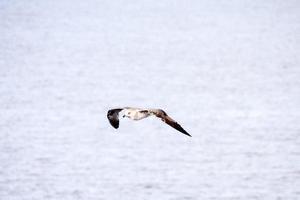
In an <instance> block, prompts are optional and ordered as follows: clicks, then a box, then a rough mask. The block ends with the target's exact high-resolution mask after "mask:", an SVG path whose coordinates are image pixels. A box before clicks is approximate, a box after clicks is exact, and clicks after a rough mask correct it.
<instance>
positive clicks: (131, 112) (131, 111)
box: [123, 108, 151, 120]
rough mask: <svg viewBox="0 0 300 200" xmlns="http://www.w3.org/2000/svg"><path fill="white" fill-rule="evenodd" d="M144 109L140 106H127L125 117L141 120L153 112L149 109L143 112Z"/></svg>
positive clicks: (124, 110) (124, 112)
mask: <svg viewBox="0 0 300 200" xmlns="http://www.w3.org/2000/svg"><path fill="white" fill-rule="evenodd" d="M141 111H143V109H139V108H125V109H123V117H128V118H130V119H133V120H141V119H144V118H146V117H149V116H150V115H151V114H150V113H149V112H147V111H145V112H141Z"/></svg>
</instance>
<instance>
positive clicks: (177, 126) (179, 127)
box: [174, 123, 192, 137]
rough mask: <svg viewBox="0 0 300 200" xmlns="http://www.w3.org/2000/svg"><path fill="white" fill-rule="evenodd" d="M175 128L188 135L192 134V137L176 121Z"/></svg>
mask: <svg viewBox="0 0 300 200" xmlns="http://www.w3.org/2000/svg"><path fill="white" fill-rule="evenodd" d="M174 128H175V129H177V130H178V131H180V132H181V133H183V134H185V135H187V136H190V137H192V136H191V135H190V134H189V133H188V132H186V130H184V129H183V128H182V127H181V126H180V125H179V124H178V123H175V126H174Z"/></svg>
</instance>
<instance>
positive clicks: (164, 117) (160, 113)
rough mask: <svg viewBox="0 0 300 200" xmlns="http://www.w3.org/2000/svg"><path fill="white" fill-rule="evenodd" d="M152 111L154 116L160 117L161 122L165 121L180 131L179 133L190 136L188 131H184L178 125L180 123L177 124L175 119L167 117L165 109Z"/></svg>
mask: <svg viewBox="0 0 300 200" xmlns="http://www.w3.org/2000/svg"><path fill="white" fill-rule="evenodd" d="M153 113H154V114H155V116H156V117H158V118H161V120H162V121H163V122H165V123H166V124H168V125H169V126H172V127H173V128H175V129H176V130H178V131H180V132H181V133H183V134H185V135H188V136H190V137H192V136H191V135H190V134H189V133H188V132H186V131H185V130H184V129H183V128H182V127H181V126H180V124H178V123H177V122H176V121H175V120H173V119H172V118H171V117H169V116H168V115H167V113H166V112H165V111H163V110H157V111H156V112H153Z"/></svg>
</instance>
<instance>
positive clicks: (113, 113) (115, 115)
mask: <svg viewBox="0 0 300 200" xmlns="http://www.w3.org/2000/svg"><path fill="white" fill-rule="evenodd" d="M121 110H123V109H121V108H117V109H111V110H109V111H108V112H107V119H108V120H109V123H110V124H111V125H112V126H113V127H114V128H116V129H117V128H119V112H120V111H121Z"/></svg>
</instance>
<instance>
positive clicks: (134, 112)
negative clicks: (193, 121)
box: [107, 107, 192, 137]
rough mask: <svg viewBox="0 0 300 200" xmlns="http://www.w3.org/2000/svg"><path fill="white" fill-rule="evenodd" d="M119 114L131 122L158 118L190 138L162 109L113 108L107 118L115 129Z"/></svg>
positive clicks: (117, 124)
mask: <svg viewBox="0 0 300 200" xmlns="http://www.w3.org/2000/svg"><path fill="white" fill-rule="evenodd" d="M119 114H121V115H123V118H124V117H128V118H129V119H132V120H141V119H144V118H146V117H149V116H153V115H154V116H156V117H158V118H160V119H161V120H162V121H163V122H165V123H166V124H168V125H170V126H172V127H173V128H175V129H176V130H178V131H180V132H181V133H183V134H185V135H187V136H190V137H192V136H191V135H190V134H189V133H188V132H186V131H185V130H184V129H183V128H182V127H181V126H180V125H179V124H178V123H177V122H176V121H175V120H173V119H172V118H171V117H169V116H168V115H167V113H166V112H165V111H163V110H162V109H141V108H131V107H124V108H115V109H111V110H109V111H108V112H107V118H108V120H109V123H110V124H111V125H112V126H113V127H114V128H115V129H117V128H119Z"/></svg>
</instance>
